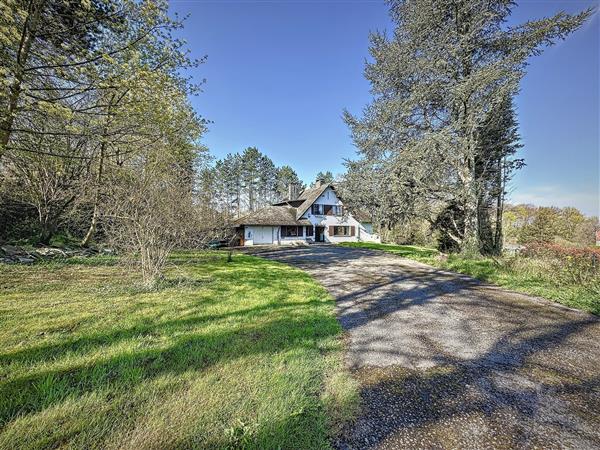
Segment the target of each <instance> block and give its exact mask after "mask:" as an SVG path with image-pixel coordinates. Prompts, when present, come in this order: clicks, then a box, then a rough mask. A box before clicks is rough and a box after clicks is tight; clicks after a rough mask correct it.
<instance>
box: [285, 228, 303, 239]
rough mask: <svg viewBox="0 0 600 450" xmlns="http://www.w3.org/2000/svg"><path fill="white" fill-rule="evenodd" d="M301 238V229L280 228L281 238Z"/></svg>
mask: <svg viewBox="0 0 600 450" xmlns="http://www.w3.org/2000/svg"><path fill="white" fill-rule="evenodd" d="M298 236H300V237H302V227H297V226H288V225H285V226H282V227H281V237H298Z"/></svg>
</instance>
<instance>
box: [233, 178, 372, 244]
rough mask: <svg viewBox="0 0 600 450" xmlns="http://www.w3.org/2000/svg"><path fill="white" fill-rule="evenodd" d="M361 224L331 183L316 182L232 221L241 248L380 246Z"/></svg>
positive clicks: (365, 219)
mask: <svg viewBox="0 0 600 450" xmlns="http://www.w3.org/2000/svg"><path fill="white" fill-rule="evenodd" d="M361 218H362V219H363V220H361V221H360V222H359V221H358V220H357V219H356V218H355V217H354V216H353V215H352V214H351V213H350V212H349V211H347V210H346V208H345V207H344V204H343V202H342V199H341V198H340V197H339V195H338V194H337V193H336V191H335V187H334V186H333V184H331V183H323V182H320V181H317V183H316V185H315V186H314V187H312V188H308V189H305V190H304V191H302V192H301V193H300V194H298V195H296V194H295V192H294V187H293V186H291V187H290V191H289V195H288V198H287V199H286V200H284V201H282V202H280V203H275V204H274V205H271V206H267V207H265V208H262V209H259V210H257V211H254V212H252V213H250V214H247V215H245V216H243V217H240V218H239V219H238V220H236V221H235V225H236V227H237V228H238V232H239V235H240V236H241V237H242V245H260V244H264V245H286V244H300V243H314V242H331V243H338V242H359V241H368V242H380V239H379V236H378V235H377V234H376V233H375V232H374V230H373V223H372V221H371V220H370V219H369V218H368V217H365V216H362V217H361Z"/></svg>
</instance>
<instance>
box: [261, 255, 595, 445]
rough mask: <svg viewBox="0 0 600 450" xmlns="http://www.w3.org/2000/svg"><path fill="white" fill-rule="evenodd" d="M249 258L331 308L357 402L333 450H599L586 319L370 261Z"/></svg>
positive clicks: (468, 283) (467, 281)
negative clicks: (305, 280) (315, 293)
mask: <svg viewBox="0 0 600 450" xmlns="http://www.w3.org/2000/svg"><path fill="white" fill-rule="evenodd" d="M260 256H264V257H268V258H272V259H276V260H279V261H282V262H285V263H288V264H292V265H294V266H297V267H299V268H301V269H304V270H305V271H307V272H308V273H310V274H311V275H312V276H313V277H314V278H316V279H317V280H318V281H319V282H320V283H322V284H323V285H324V286H325V287H326V288H327V289H328V290H329V292H331V294H332V295H333V296H334V297H335V298H336V300H337V307H336V311H337V315H338V318H339V320H340V323H341V324H342V327H343V328H344V330H345V332H346V336H347V341H348V354H347V363H348V365H349V366H350V368H351V369H352V370H353V372H354V374H355V376H356V378H357V379H358V380H359V382H360V385H361V398H362V411H361V414H360V416H359V418H358V420H357V421H356V423H354V424H353V425H352V426H350V427H348V429H347V430H345V432H344V433H343V434H342V435H341V436H340V437H338V439H337V440H336V441H335V442H334V445H335V446H336V447H337V448H341V449H350V448H352V449H355V448H356V449H358V448H360V449H364V448H382V449H383V448H456V449H458V448H460V449H466V448H477V449H480V448H501V449H505V448H528V449H529V448H544V449H548V448H573V449H592V448H595V449H597V448H600V320H599V319H598V318H597V317H595V316H592V315H589V314H586V313H581V312H577V311H573V310H569V309H566V308H563V307H560V306H556V305H554V304H551V303H550V302H547V301H545V300H541V299H536V298H533V297H529V296H526V295H521V294H515V293H512V292H508V291H504V290H502V289H499V288H495V287H491V286H486V285H484V284H481V283H479V282H477V281H475V280H473V279H471V278H469V277H466V276H460V275H456V274H452V273H448V272H443V271H438V270H435V269H433V268H431V267H429V266H426V265H423V264H419V263H416V262H412V261H410V260H407V259H404V258H400V257H397V256H394V255H390V254H385V253H381V252H375V251H369V250H362V249H350V248H344V247H337V246H318V247H317V246H313V247H308V248H301V249H277V250H272V251H266V252H261V253H260Z"/></svg>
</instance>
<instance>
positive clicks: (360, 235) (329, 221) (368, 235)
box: [302, 188, 381, 244]
mask: <svg viewBox="0 0 600 450" xmlns="http://www.w3.org/2000/svg"><path fill="white" fill-rule="evenodd" d="M315 204H321V205H337V206H343V203H342V201H341V200H340V199H339V197H338V196H337V195H336V194H335V191H334V190H333V189H331V188H328V189H326V190H325V192H323V194H321V196H320V197H319V198H318V199H317V200H315ZM302 217H303V218H306V219H308V220H310V222H311V223H312V224H313V225H314V226H322V227H325V241H326V242H331V243H334V244H337V243H340V242H359V241H366V242H381V241H380V239H379V236H378V235H377V234H375V233H373V227H372V225H371V224H361V223H360V222H358V221H357V220H356V219H355V218H354V217H352V215H350V214H349V215H346V216H328V215H313V214H312V213H311V209H310V208H309V209H308V211H306V212H305V213H304V215H303V216H302ZM336 225H337V226H353V227H354V236H333V235H330V234H329V227H330V226H336Z"/></svg>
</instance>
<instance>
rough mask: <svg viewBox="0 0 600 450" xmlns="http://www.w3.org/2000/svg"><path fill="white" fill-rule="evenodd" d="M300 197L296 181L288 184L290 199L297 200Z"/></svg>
mask: <svg viewBox="0 0 600 450" xmlns="http://www.w3.org/2000/svg"><path fill="white" fill-rule="evenodd" d="M297 198H298V187H297V186H296V185H295V184H294V183H290V184H289V185H288V200H296V199H297Z"/></svg>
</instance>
